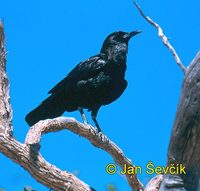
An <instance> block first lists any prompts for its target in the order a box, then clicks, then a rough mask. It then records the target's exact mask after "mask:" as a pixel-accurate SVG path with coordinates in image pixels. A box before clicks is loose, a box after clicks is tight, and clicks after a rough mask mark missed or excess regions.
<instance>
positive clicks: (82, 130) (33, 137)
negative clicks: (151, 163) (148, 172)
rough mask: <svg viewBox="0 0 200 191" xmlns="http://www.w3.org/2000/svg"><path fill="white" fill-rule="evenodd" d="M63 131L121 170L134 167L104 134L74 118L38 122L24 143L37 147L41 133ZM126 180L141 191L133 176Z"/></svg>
mask: <svg viewBox="0 0 200 191" xmlns="http://www.w3.org/2000/svg"><path fill="white" fill-rule="evenodd" d="M63 129H68V130H70V131H72V132H73V133H75V134H78V135H81V136H82V137H84V138H86V139H88V140H89V141H90V142H91V143H92V144H93V145H94V146H96V147H98V148H101V149H103V150H104V151H106V152H107V153H109V154H110V155H111V156H112V157H113V159H114V161H115V162H116V163H117V164H118V165H119V166H120V167H121V168H122V169H123V168H124V165H126V166H134V165H133V164H132V162H131V161H130V160H129V159H128V158H127V157H126V156H125V155H124V153H123V152H122V150H121V149H120V148H119V147H118V146H117V145H116V144H115V143H113V142H112V141H111V140H109V139H108V138H107V137H106V136H105V135H104V134H101V133H97V131H96V130H95V128H94V127H91V126H89V125H88V126H87V125H83V124H82V123H80V122H78V121H76V120H75V119H74V118H66V117H58V118H55V119H51V120H50V119H48V120H44V121H40V122H38V123H37V124H35V125H34V126H32V127H31V128H30V131H29V133H28V134H27V138H26V141H25V143H26V144H33V145H37V144H39V142H40V140H41V136H42V134H43V133H48V132H55V131H60V130H63ZM126 178H127V180H128V182H129V185H130V187H131V188H132V190H135V191H139V190H143V185H142V183H141V182H140V181H139V180H138V179H137V176H136V175H135V174H133V175H129V174H126Z"/></svg>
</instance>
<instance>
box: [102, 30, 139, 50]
mask: <svg viewBox="0 0 200 191" xmlns="http://www.w3.org/2000/svg"><path fill="white" fill-rule="evenodd" d="M141 32H142V31H139V30H136V31H132V32H123V31H117V32H113V33H111V34H110V35H109V36H108V37H107V38H106V39H105V40H104V43H103V46H102V49H101V52H105V50H106V49H107V48H108V47H112V46H115V45H119V44H126V45H128V41H129V40H130V39H131V38H132V37H133V36H135V35H137V34H139V33H141Z"/></svg>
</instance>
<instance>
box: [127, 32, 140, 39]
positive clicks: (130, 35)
mask: <svg viewBox="0 0 200 191" xmlns="http://www.w3.org/2000/svg"><path fill="white" fill-rule="evenodd" d="M141 32H142V31H140V30H137V31H132V32H129V33H127V34H125V35H124V38H125V39H127V40H130V39H131V38H132V37H133V36H135V35H137V34H139V33H141Z"/></svg>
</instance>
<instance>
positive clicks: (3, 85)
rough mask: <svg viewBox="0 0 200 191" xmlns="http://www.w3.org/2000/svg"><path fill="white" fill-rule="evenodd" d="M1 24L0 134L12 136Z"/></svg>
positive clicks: (1, 25)
mask: <svg viewBox="0 0 200 191" xmlns="http://www.w3.org/2000/svg"><path fill="white" fill-rule="evenodd" d="M4 41H5V35H4V27H3V23H2V22H1V21H0V132H4V133H6V134H7V135H12V133H13V129H12V109H11V105H10V95H9V81H8V77H7V75H6V51H5V45H4Z"/></svg>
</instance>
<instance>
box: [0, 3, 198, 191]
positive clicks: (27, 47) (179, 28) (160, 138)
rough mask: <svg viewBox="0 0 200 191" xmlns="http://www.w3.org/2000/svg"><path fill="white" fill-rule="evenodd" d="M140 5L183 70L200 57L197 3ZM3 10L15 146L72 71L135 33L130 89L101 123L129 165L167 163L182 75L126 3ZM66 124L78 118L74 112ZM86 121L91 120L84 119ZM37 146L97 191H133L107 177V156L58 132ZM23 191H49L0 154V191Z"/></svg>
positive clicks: (106, 110)
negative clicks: (109, 41) (112, 189)
mask: <svg viewBox="0 0 200 191" xmlns="http://www.w3.org/2000/svg"><path fill="white" fill-rule="evenodd" d="M138 3H139V4H140V6H141V7H142V8H143V10H144V12H145V13H146V14H148V15H149V16H151V18H153V19H154V20H155V21H157V22H158V23H159V24H160V25H161V26H162V27H163V29H164V31H165V33H166V35H167V36H168V37H169V38H170V42H171V43H172V45H173V46H174V47H175V49H176V50H177V52H178V54H179V56H180V58H181V59H182V62H183V64H184V65H186V66H187V65H188V64H189V63H190V61H191V60H192V59H193V57H194V56H195V54H196V53H197V51H198V50H199V43H200V40H199V34H200V25H199V18H200V12H199V6H200V2H199V1H198V0H191V1H190V2H187V3H186V2H181V3H180V2H179V1H173V0H164V1H156V0H152V1H149V2H148V1H142V0H140V1H138ZM0 5H1V6H0V17H1V18H3V19H4V24H5V32H6V47H7V51H8V54H7V72H8V75H9V79H10V84H11V86H10V88H11V103H12V107H13V125H14V136H15V137H16V139H18V140H19V141H21V142H24V139H25V136H26V133H27V131H28V129H29V127H28V125H27V124H26V123H25V121H24V116H25V115H26V114H27V113H28V112H29V111H30V110H31V109H33V108H34V107H36V106H37V105H38V104H39V103H40V102H41V101H42V100H43V99H45V98H46V97H47V92H48V91H49V90H50V89H51V87H53V86H54V85H55V84H56V83H57V82H59V81H60V80H61V79H62V78H64V77H65V75H66V74H67V73H68V72H69V71H70V70H71V69H72V68H73V67H74V66H76V64H78V63H79V62H80V61H82V60H84V59H87V58H88V57H90V56H92V55H95V54H97V53H98V52H99V50H100V48H101V45H102V43H103V40H104V39H105V38H106V36H107V35H108V34H110V33H111V32H114V31H117V30H123V31H132V30H136V29H140V30H142V31H143V33H141V34H140V35H137V36H136V37H135V38H133V39H132V40H131V41H130V43H129V54H128V59H127V66H128V68H127V72H126V79H127V80H128V87H127V89H126V91H125V92H124V94H123V95H122V96H121V97H120V99H118V100H117V101H116V102H114V103H112V104H110V105H109V106H105V107H102V108H101V109H100V112H99V115H98V121H99V123H100V125H101V128H102V130H103V131H104V133H105V134H106V135H107V136H108V137H109V138H110V139H111V140H113V141H114V142H115V143H117V144H118V145H119V146H120V147H121V148H122V150H123V151H124V153H125V154H126V155H127V157H128V158H130V159H132V162H133V163H134V164H135V165H138V166H142V167H143V169H145V166H146V164H147V163H148V161H153V163H154V164H155V165H165V164H166V156H167V148H168V143H169V138H170V133H171V128H172V125H173V120H174V117H175V113H176V108H177V104H178V100H179V96H180V89H181V83H182V79H183V73H182V71H181V70H180V68H178V66H177V65H176V63H175V61H174V59H173V57H172V56H171V54H170V53H169V51H168V50H167V49H166V47H164V46H163V44H162V43H161V41H160V39H159V38H158V37H157V32H156V30H155V29H154V28H153V27H152V26H150V25H149V23H147V22H146V21H145V20H144V19H143V18H142V17H141V16H140V14H139V13H138V11H137V10H136V8H135V7H134V5H133V2H132V1H131V0H109V1H108V0H85V1H81V0H76V1H65V0H57V1H52V0H50V1H47V0H43V1H39V0H20V1H14V0H12V1H11V0H7V1H1V0H0ZM65 116H70V117H71V116H72V117H75V118H77V119H78V120H81V117H80V115H79V113H78V112H73V113H65ZM87 116H88V119H89V120H90V122H91V118H90V114H89V113H87ZM91 123H92V122H91ZM41 145H42V148H41V153H42V155H43V156H44V157H45V158H46V159H47V160H48V161H49V162H50V163H52V164H54V165H56V166H58V167H59V168H61V169H63V170H67V171H70V172H77V171H79V174H78V177H79V178H80V179H82V180H83V181H85V182H86V183H88V184H89V185H91V186H92V187H94V188H95V189H96V190H101V191H104V190H106V185H107V184H109V183H113V184H114V185H115V186H116V187H117V188H118V190H127V191H128V190H130V188H129V186H128V184H127V182H126V180H125V178H124V177H122V176H120V175H119V174H116V175H108V174H107V173H106V172H105V167H106V165H107V164H108V163H112V162H113V160H112V158H111V157H110V156H109V155H108V154H107V153H105V152H104V151H102V150H100V149H97V148H95V147H93V146H92V145H91V144H90V143H89V142H88V141H87V140H85V139H84V138H81V137H79V136H77V135H74V134H72V133H71V132H68V131H62V132H58V133H52V134H48V135H45V136H44V137H43V139H42V143H41ZM149 178H150V176H149V175H147V174H145V173H143V174H142V175H140V179H141V181H142V182H143V183H146V182H147V181H148V180H149ZM26 185H31V186H32V187H34V188H35V189H36V190H38V191H45V190H48V189H47V188H46V187H44V186H42V185H41V184H39V183H37V182H36V181H35V180H34V179H32V178H31V176H30V175H29V174H28V173H27V172H26V171H25V170H24V169H23V168H21V167H19V166H18V165H16V164H14V163H13V162H12V161H10V160H9V159H7V158H6V157H4V156H3V155H2V154H0V187H2V188H4V189H6V190H7V191H13V190H16V191H21V190H22V188H23V186H26Z"/></svg>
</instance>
